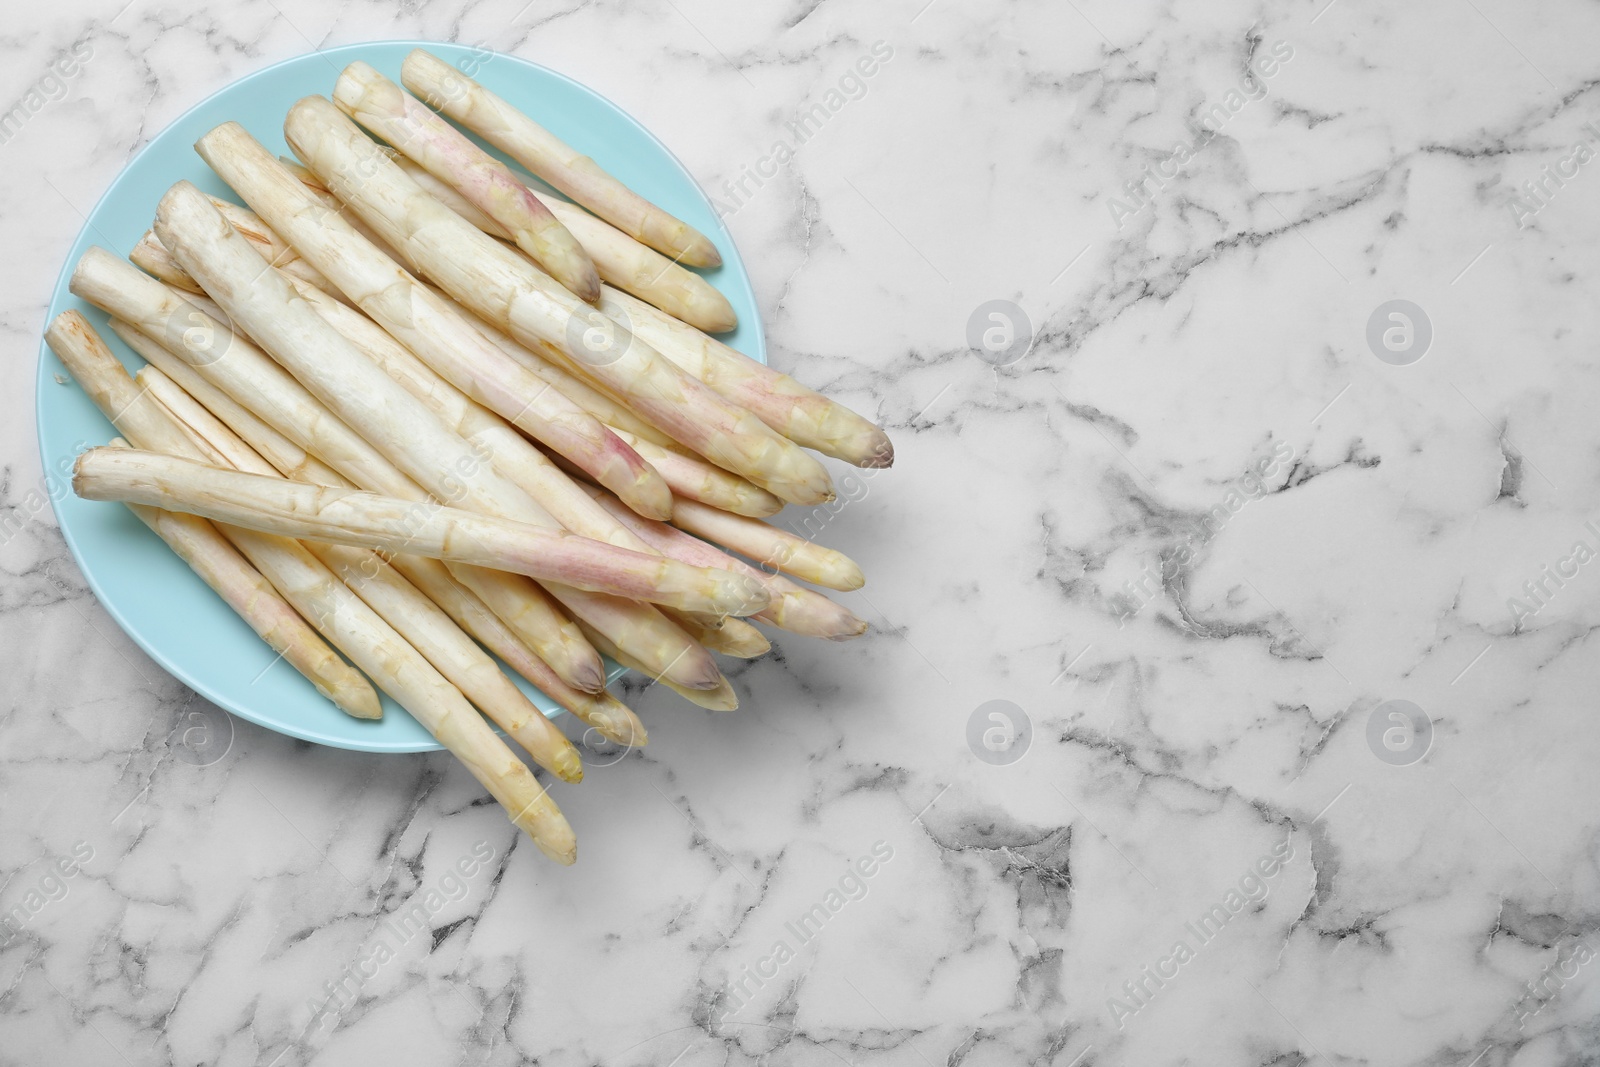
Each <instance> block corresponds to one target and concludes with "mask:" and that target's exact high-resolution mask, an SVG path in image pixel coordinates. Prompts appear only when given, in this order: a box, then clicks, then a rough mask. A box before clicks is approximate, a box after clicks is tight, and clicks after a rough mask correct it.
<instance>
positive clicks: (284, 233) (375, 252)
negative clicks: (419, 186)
mask: <svg viewBox="0 0 1600 1067" xmlns="http://www.w3.org/2000/svg"><path fill="white" fill-rule="evenodd" d="M324 103H326V101H324ZM329 107H330V110H331V105H329ZM334 114H335V115H338V112H337V111H335V112H334ZM339 118H340V121H341V122H344V123H345V124H346V125H348V123H349V120H348V119H344V118H343V116H339ZM351 128H352V129H354V127H351ZM357 136H360V134H359V132H357ZM362 139H363V140H365V138H362ZM366 143H367V144H369V145H370V144H371V142H370V141H367V142H366ZM374 147H375V146H374ZM195 148H196V150H197V151H198V152H199V153H200V154H201V156H202V157H204V158H205V160H206V161H207V162H208V163H210V164H211V166H212V168H213V169H214V170H216V171H217V173H218V174H220V175H221V176H222V177H223V180H225V181H227V182H228V184H229V185H231V186H232V187H233V188H234V189H235V191H237V192H238V193H239V194H240V195H241V196H242V197H244V199H245V200H246V201H247V202H249V203H250V204H251V205H252V206H253V207H255V209H256V210H257V212H258V213H259V214H260V215H261V217H262V218H263V219H264V220H265V222H266V223H267V224H269V225H271V226H272V228H273V229H274V230H275V231H276V232H277V233H278V235H279V236H280V237H282V238H283V239H284V240H286V241H288V242H289V243H290V244H291V245H293V246H294V247H295V248H296V249H298V250H299V251H300V252H301V254H302V255H304V256H305V257H306V258H307V259H308V260H309V261H311V262H312V263H313V264H314V265H316V266H317V267H318V269H319V270H321V271H322V273H323V274H325V275H327V277H328V278H329V280H330V281H332V282H333V284H334V286H335V287H337V288H338V290H339V291H340V292H341V293H342V294H343V295H344V296H345V297H346V298H348V299H349V300H350V301H351V302H352V303H354V304H355V305H356V306H358V307H360V308H361V309H362V310H363V311H365V312H366V313H367V314H368V315H369V316H371V318H372V319H373V321H375V322H377V323H378V324H379V325H380V326H382V327H383V328H384V329H385V330H386V331H388V332H389V333H390V334H391V335H393V336H394V338H395V339H396V340H398V341H399V342H401V343H402V344H404V345H405V346H406V347H407V348H408V349H410V350H411V351H412V352H414V353H416V354H417V356H418V357H419V358H421V359H422V360H423V362H425V363H427V364H428V365H429V366H430V367H432V368H433V369H434V370H435V371H437V372H438V373H439V374H441V375H442V376H443V377H445V378H446V379H448V380H449V381H450V382H451V383H452V384H454V385H455V386H457V387H458V388H459V389H461V390H462V391H463V392H464V393H466V394H467V395H468V396H470V397H472V399H473V400H475V401H477V402H478V403H480V404H482V405H484V406H485V407H488V408H490V409H491V410H493V411H495V412H497V413H499V414H500V415H501V416H503V417H505V418H506V419H507V420H508V421H510V422H512V423H514V424H516V425H517V426H518V427H519V428H521V429H522V430H524V431H525V432H527V433H528V434H530V435H531V436H533V437H534V438H535V439H536V440H539V441H541V442H543V443H544V444H546V445H547V446H549V447H550V448H552V449H554V450H555V451H557V452H560V453H561V454H563V455H565V456H568V457H570V458H571V459H572V461H573V462H574V463H576V464H578V466H579V467H580V468H582V469H583V470H585V471H587V472H589V473H590V474H591V475H592V476H593V477H594V478H595V479H596V480H597V481H599V482H600V483H601V484H603V485H605V486H606V487H607V488H608V489H611V490H612V491H613V492H615V493H616V494H617V495H618V496H620V497H622V499H623V500H625V501H627V502H628V504H629V505H630V506H632V507H636V508H638V509H639V511H640V513H641V514H645V515H649V516H651V517H653V518H664V517H666V515H668V514H669V513H670V508H671V506H672V500H671V494H670V492H669V491H668V489H667V486H666V484H665V483H664V482H662V480H661V477H660V475H658V474H657V473H656V472H655V471H654V470H652V469H651V468H650V466H649V465H648V464H646V463H645V462H644V461H643V460H641V459H640V458H639V456H638V455H637V454H636V453H635V452H634V451H633V450H632V449H630V448H629V447H628V446H627V445H625V444H623V443H622V441H621V440H620V439H618V438H617V437H616V435H615V434H613V433H611V431H610V430H608V429H607V428H606V427H605V426H603V425H602V424H601V423H600V422H599V421H598V420H597V419H595V418H594V417H593V416H591V415H589V414H587V413H586V412H585V411H584V410H583V409H582V408H580V407H579V406H578V405H576V404H575V403H573V402H572V401H571V400H570V399H568V398H567V397H565V396H564V395H562V394H561V393H560V391H559V390H556V389H552V388H550V387H549V386H548V385H547V384H545V383H542V382H540V381H539V380H538V379H537V378H535V377H534V376H532V375H531V374H529V373H527V372H526V371H525V370H523V369H521V368H520V367H519V366H518V365H517V364H516V363H515V361H513V360H511V359H508V358H507V357H506V356H505V355H504V354H503V353H501V352H499V351H498V350H497V348H496V346H494V345H493V344H491V343H490V342H489V341H488V339H486V338H485V337H483V336H482V335H481V334H480V333H479V332H478V331H477V330H475V329H473V328H472V326H471V324H470V323H468V322H467V321H466V320H465V319H464V318H463V317H462V316H461V314H460V313H458V312H457V311H456V310H455V309H454V308H453V307H452V306H451V305H450V304H449V303H448V302H447V301H445V300H444V299H442V298H440V297H438V296H436V295H435V294H433V293H431V292H429V291H427V290H426V289H424V288H423V287H422V286H421V285H420V284H419V283H418V282H417V281H416V279H414V278H412V277H411V276H410V275H409V274H407V273H406V272H405V271H404V270H403V269H401V268H400V267H399V266H397V265H396V264H395V263H394V261H393V260H391V259H389V258H388V257H387V256H385V255H383V254H382V252H381V251H380V250H379V249H378V248H377V247H376V246H374V245H373V244H372V242H371V241H368V240H367V239H366V238H364V237H363V236H362V235H361V234H360V233H358V232H357V231H356V230H355V229H354V227H352V226H351V225H350V223H349V222H348V221H347V220H346V219H345V218H344V217H343V216H342V215H340V214H339V213H338V212H335V211H330V210H329V209H328V208H327V207H326V206H325V205H323V204H322V203H321V202H320V201H319V200H317V199H316V198H315V197H314V195H313V194H312V193H311V192H310V191H309V190H307V189H306V187H305V186H304V185H303V184H302V183H301V182H299V181H298V180H297V179H295V177H294V176H293V175H292V174H290V173H289V172H288V171H287V170H285V169H284V168H283V166H282V165H280V164H279V163H278V162H277V161H275V160H274V159H273V158H272V156H271V154H270V153H268V152H267V151H266V149H264V148H262V147H261V145H260V144H259V143H257V142H256V141H255V140H254V139H253V138H252V137H251V136H250V135H249V134H248V133H246V132H245V131H244V130H243V128H241V127H240V126H239V125H238V124H237V123H224V124H223V125H221V126H218V127H217V128H216V129H214V130H212V131H211V132H210V133H208V134H206V136H204V137H202V138H201V139H200V141H199V142H198V143H197V144H196V146H195Z"/></svg>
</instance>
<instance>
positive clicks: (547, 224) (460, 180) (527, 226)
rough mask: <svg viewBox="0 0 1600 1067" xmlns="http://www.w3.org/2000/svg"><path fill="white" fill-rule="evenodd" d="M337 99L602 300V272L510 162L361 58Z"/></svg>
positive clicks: (558, 272)
mask: <svg viewBox="0 0 1600 1067" xmlns="http://www.w3.org/2000/svg"><path fill="white" fill-rule="evenodd" d="M333 100H334V103H336V104H338V105H339V106H340V107H341V108H343V109H344V112H345V113H346V114H347V115H349V116H350V117H351V118H353V119H355V120H356V121H357V122H359V123H360V124H361V125H363V126H365V127H366V128H367V129H369V130H371V131H372V132H373V133H374V134H376V135H377V136H379V137H381V138H383V139H384V140H385V141H388V142H389V143H390V144H392V145H394V147H395V148H397V149H399V150H400V151H401V152H402V153H404V154H405V156H406V157H407V158H408V159H411V160H413V161H414V162H415V163H417V164H418V165H419V166H421V167H422V168H424V169H425V170H427V171H428V173H430V174H432V175H434V176H435V177H437V178H438V179H439V180H441V181H444V182H447V183H449V184H450V186H451V187H452V188H454V189H455V190H457V191H458V192H459V193H460V194H461V195H462V196H464V197H466V198H467V199H468V200H469V201H471V202H472V203H473V204H474V205H475V206H476V207H477V208H478V209H479V210H480V211H483V212H484V213H485V214H487V215H489V216H490V217H491V218H493V219H494V220H495V221H496V222H498V223H499V224H500V225H501V226H502V227H504V228H505V230H506V232H507V233H508V234H509V235H510V237H511V240H512V241H513V242H515V243H516V246H517V247H518V248H520V249H522V250H523V251H524V252H526V253H527V254H528V255H530V256H532V257H533V259H534V262H536V263H538V264H539V266H541V267H543V268H544V269H545V270H546V271H547V272H548V273H549V274H550V276H551V277H553V278H554V279H555V280H556V281H558V282H560V283H561V284H562V285H564V286H566V287H567V288H568V289H570V290H572V291H573V292H574V293H576V294H577V295H578V297H579V299H582V300H587V301H589V302H591V303H592V302H594V301H595V300H596V299H598V298H599V296H600V275H599V274H598V273H596V271H595V267H594V263H593V262H592V261H591V260H590V259H589V255H588V253H586V252H585V251H584V250H583V247H582V246H581V245H580V244H578V241H577V238H575V237H573V236H572V234H570V233H568V232H567V228H566V227H565V226H563V225H562V224H561V223H560V222H558V221H556V217H555V216H554V215H552V214H551V213H550V209H549V208H547V207H545V206H544V205H543V204H542V203H540V202H539V201H538V199H537V198H535V197H534V195H533V194H532V193H531V192H529V191H528V188H527V186H525V185H523V184H522V183H521V182H519V181H517V180H516V179H515V178H513V177H512V176H511V172H510V171H509V170H507V169H506V167H505V164H503V163H501V162H500V161H499V160H497V159H495V158H494V157H493V156H491V155H489V154H488V153H487V152H485V151H484V150H483V149H481V148H479V147H478V146H477V145H475V144H473V143H472V142H471V141H469V140H468V139H467V138H466V136H465V135H463V134H462V133H461V131H459V130H457V129H456V128H455V127H454V126H452V125H450V124H449V123H448V122H446V121H445V120H444V119H442V118H440V117H439V116H438V115H436V114H435V113H434V112H432V111H430V110H428V109H427V108H426V107H424V106H422V104H420V103H419V102H418V101H417V100H416V98H415V97H413V96H411V95H410V94H409V93H407V92H406V91H405V90H404V89H401V88H400V86H398V85H396V84H395V83H394V82H392V81H390V80H389V79H388V78H385V77H384V76H383V75H382V74H379V73H378V72H377V71H376V70H373V69H372V68H371V67H370V66H368V65H367V64H365V63H363V62H361V61H360V60H357V61H356V62H354V63H352V64H350V65H349V66H348V67H346V68H345V69H344V73H342V74H340V75H339V81H338V84H336V85H335V86H334V88H333Z"/></svg>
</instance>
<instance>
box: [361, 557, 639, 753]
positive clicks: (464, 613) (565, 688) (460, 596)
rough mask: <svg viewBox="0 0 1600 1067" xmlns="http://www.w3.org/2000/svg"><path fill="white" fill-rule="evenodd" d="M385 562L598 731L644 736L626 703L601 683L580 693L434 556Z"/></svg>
mask: <svg viewBox="0 0 1600 1067" xmlns="http://www.w3.org/2000/svg"><path fill="white" fill-rule="evenodd" d="M389 562H390V565H391V566H393V567H394V568H395V569H396V570H398V571H400V573H402V574H404V575H405V576H406V579H407V580H408V581H409V582H411V584H412V585H414V586H416V587H417V588H418V589H420V590H421V591H422V592H423V593H424V594H426V595H427V597H428V599H430V600H432V601H433V602H434V603H435V604H437V605H439V607H440V608H442V609H443V610H444V612H445V614H447V615H449V616H450V617H451V618H452V619H454V620H455V622H456V625H458V626H460V627H461V629H462V630H464V631H466V632H467V633H469V634H471V635H472V636H473V637H475V638H477V639H478V640H479V641H480V642H482V643H483V647H485V648H487V649H488V650H489V651H490V652H493V653H494V654H495V655H497V656H499V657H500V658H501V659H502V660H504V661H505V662H506V664H507V666H509V667H510V668H511V669H512V670H514V671H516V672H517V673H518V674H520V675H522V676H523V677H524V678H526V679H527V680H528V681H530V682H532V683H533V685H534V688H536V689H538V690H539V691H540V692H542V693H544V694H545V695H546V696H548V697H549V698H550V699H551V700H554V701H555V702H556V703H557V704H559V705H561V706H562V707H563V708H566V709H567V710H568V711H570V712H572V713H573V714H574V715H576V716H577V717H578V718H579V719H582V720H583V722H584V723H585V724H587V725H589V726H592V727H594V729H595V730H596V731H597V732H598V733H599V734H600V735H601V736H602V737H605V738H607V739H608V740H611V741H615V742H617V743H618V744H622V745H629V746H631V747H634V748H638V747H641V746H643V745H644V744H646V743H647V742H648V740H649V737H648V735H647V734H646V732H645V728H644V724H643V723H641V722H640V721H639V717H638V716H637V715H635V714H634V713H633V710H632V709H631V708H629V707H628V706H627V705H626V704H623V703H622V702H621V701H619V700H617V698H616V697H614V696H612V695H611V694H610V693H609V692H607V691H606V690H604V689H602V690H601V691H600V692H598V693H584V692H581V691H579V690H577V689H574V688H572V687H571V686H569V685H568V684H567V683H566V682H563V681H562V680H561V678H560V676H558V675H557V674H556V673H555V672H554V671H552V670H551V669H550V667H549V665H548V664H546V663H545V662H544V660H542V659H540V658H539V657H538V656H537V655H536V654H535V653H534V652H533V650H532V649H530V648H529V647H528V646H527V644H526V643H525V642H524V641H523V640H522V639H521V638H520V637H518V636H517V635H516V633H515V632H513V631H512V629H511V628H510V627H509V626H507V625H506V624H505V622H503V621H502V620H501V618H500V617H499V616H498V615H496V614H495V613H494V612H492V611H490V610H489V607H488V605H486V604H484V602H483V601H482V600H480V599H479V598H478V596H477V595H476V594H475V593H473V592H472V590H470V589H467V588H466V587H465V586H463V585H461V584H460V583H459V582H457V581H455V580H454V579H453V578H451V576H450V572H449V571H448V570H446V569H445V567H444V566H443V564H441V563H439V561H438V560H433V559H428V558H427V557H426V556H395V557H394V558H393V559H391V560H390V561H389Z"/></svg>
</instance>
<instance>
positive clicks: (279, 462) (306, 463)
mask: <svg viewBox="0 0 1600 1067" xmlns="http://www.w3.org/2000/svg"><path fill="white" fill-rule="evenodd" d="M340 306H341V307H343V305H342V304H341V305H340ZM110 326H111V331H112V332H113V333H115V334H116V335H117V336H118V337H120V338H122V342H123V343H124V344H126V345H127V346H128V347H129V348H131V349H133V350H134V351H135V352H136V353H138V354H139V355H140V356H142V357H143V358H144V360H145V362H147V363H149V364H150V365H151V366H153V367H155V368H157V369H158V370H160V371H161V373H162V374H165V375H166V376H167V377H168V378H171V379H172V380H173V382H175V383H176V384H177V385H178V386H179V387H180V388H181V389H182V390H183V391H184V392H185V393H188V394H189V395H190V396H192V397H194V398H195V400H196V401H198V402H199V403H200V404H201V405H202V406H203V407H205V409H206V410H207V411H209V412H211V413H212V414H213V415H215V416H216V417H217V418H219V419H221V420H222V421H223V422H224V423H226V424H227V425H228V426H229V427H230V428H232V429H233V430H235V431H236V432H237V433H238V434H239V436H240V437H242V438H243V439H244V440H246V441H247V442H249V443H250V446H251V447H252V448H254V449H255V450H256V451H257V452H259V453H260V454H261V455H262V456H263V457H264V458H265V459H266V460H267V462H269V463H271V464H272V465H273V466H274V467H276V468H277V469H278V470H279V471H282V472H283V475H284V477H286V478H294V479H297V480H299V481H304V482H312V483H314V484H316V485H349V484H350V482H349V480H348V479H346V478H345V477H344V476H343V475H342V474H340V473H339V472H338V471H336V470H334V469H333V468H332V467H330V466H328V465H327V464H326V463H324V462H322V461H321V460H320V459H318V458H317V457H316V456H313V455H312V454H311V453H309V452H307V451H306V450H305V449H303V448H301V447H300V446H299V445H297V444H295V443H294V442H293V441H291V440H289V439H288V438H287V437H285V436H283V434H281V433H279V432H278V431H277V430H275V429H273V428H272V427H271V426H270V425H268V424H267V423H266V422H265V421H264V420H262V419H260V418H258V417H257V416H256V414H255V413H254V412H253V411H251V410H250V409H249V408H247V407H245V406H244V405H243V404H240V403H239V402H238V401H236V400H234V399H233V398H232V397H231V396H229V395H228V394H227V393H224V392H223V391H222V390H221V389H218V388H217V387H216V386H214V385H212V384H211V383H210V382H209V381H207V380H206V379H205V378H204V377H202V376H201V375H200V373H199V372H198V371H196V370H195V369H194V368H193V367H191V366H189V364H187V363H185V362H184V361H183V360H181V359H179V358H178V357H177V356H175V355H173V354H172V353H171V352H169V351H167V349H166V348H165V347H164V346H163V345H161V344H160V343H158V342H157V341H156V340H155V339H154V338H152V337H151V336H150V335H149V334H147V333H145V332H144V331H143V330H141V329H139V328H138V327H136V326H133V325H131V324H129V323H126V322H124V321H122V320H121V319H116V318H114V319H112V320H111V323H110Z"/></svg>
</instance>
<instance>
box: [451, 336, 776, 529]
mask: <svg viewBox="0 0 1600 1067" xmlns="http://www.w3.org/2000/svg"><path fill="white" fill-rule="evenodd" d="M472 324H473V325H474V326H476V327H477V328H478V330H479V332H481V333H482V334H483V336H484V337H487V338H488V339H489V340H490V341H492V342H493V343H494V345H495V346H496V347H497V348H499V349H500V350H501V351H502V352H504V353H505V354H506V355H507V356H509V357H510V358H511V359H513V360H515V361H516V362H517V364H518V365H519V366H522V367H524V368H525V369H527V370H528V371H529V372H530V373H532V374H535V375H537V376H538V377H539V379H540V380H542V381H545V382H548V383H549V384H550V385H552V386H554V387H555V388H557V389H559V390H561V392H562V393H563V394H565V395H566V396H569V397H571V398H572V400H573V401H574V402H575V403H577V404H578V405H579V406H580V407H582V408H583V409H584V410H585V411H588V412H589V413H590V414H592V415H594V417H595V418H597V419H599V420H600V421H601V422H603V423H605V424H606V425H607V426H610V427H611V430H612V432H613V433H615V434H616V435H617V436H618V437H620V438H621V439H622V440H623V441H624V442H626V443H627V444H628V445H629V447H631V448H632V449H633V450H634V451H635V452H637V453H638V454H639V455H640V456H641V457H644V458H645V460H646V462H648V463H649V464H650V465H651V466H652V467H654V468H655V469H656V470H657V471H659V472H660V473H661V477H662V478H663V480H665V481H666V483H667V485H669V486H670V487H671V488H672V491H673V493H674V494H676V495H677V496H680V497H687V498H688V499H690V500H699V501H701V502H702V503H706V504H710V505H711V506H713V507H719V508H722V509H723V510H724V511H732V512H734V513H735V514H737V515H749V516H751V517H753V518H764V517H766V516H768V515H774V514H776V513H777V512H779V511H781V510H783V501H782V500H779V499H778V498H777V497H776V496H773V495H772V494H771V493H769V492H767V491H766V490H765V489H762V488H761V487H760V486H758V485H753V484H751V483H750V482H749V481H747V480H745V479H743V478H740V477H739V476H738V475H737V474H733V473H731V472H730V471H726V470H724V469H722V468H721V467H718V466H715V465H714V464H711V463H707V462H706V461H705V460H703V459H701V458H700V457H699V456H696V455H694V454H693V453H691V452H689V451H688V450H686V449H685V448H684V447H683V446H682V445H680V444H679V443H678V442H676V441H674V440H673V439H672V438H670V437H668V436H667V435H666V434H663V433H662V432H661V431H660V430H657V429H656V428H655V427H653V426H651V425H650V424H649V423H646V422H644V421H643V420H642V419H640V418H639V417H638V416H637V415H635V414H634V413H633V412H632V411H630V410H628V408H627V406H626V405H624V404H623V403H622V402H621V401H619V400H618V399H616V397H614V396H612V395H611V394H610V393H608V392H606V391H605V390H604V389H602V388H601V387H599V386H597V385H595V384H594V383H591V382H586V381H583V380H582V379H579V378H577V377H575V376H574V375H572V374H570V373H569V372H567V371H565V370H563V369H561V368H560V367H558V366H556V364H555V363H553V362H550V360H552V359H559V358H560V356H559V354H558V353H557V354H552V353H551V352H550V351H549V347H550V346H548V345H545V344H542V343H541V344H540V346H539V348H538V349H537V350H535V349H532V348H528V347H525V346H523V345H521V344H519V343H518V342H517V341H516V340H515V339H514V338H512V337H511V336H510V335H509V334H507V333H505V331H503V330H501V329H499V328H498V327H496V326H493V325H491V324H489V323H487V322H484V321H483V320H482V319H480V318H478V317H476V316H473V317H472ZM541 353H542V354H541Z"/></svg>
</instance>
